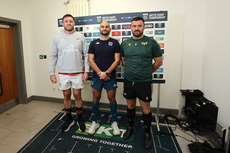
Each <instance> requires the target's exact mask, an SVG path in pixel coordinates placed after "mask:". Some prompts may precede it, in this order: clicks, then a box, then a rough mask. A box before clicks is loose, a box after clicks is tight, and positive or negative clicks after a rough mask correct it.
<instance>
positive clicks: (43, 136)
mask: <svg viewBox="0 0 230 153" xmlns="http://www.w3.org/2000/svg"><path fill="white" fill-rule="evenodd" d="M83 114H84V121H85V124H86V128H87V129H88V128H89V127H90V125H91V118H92V113H91V110H84V113H83ZM75 117H76V116H75ZM99 118H100V119H99V123H100V127H99V128H98V129H97V131H96V132H95V134H94V135H88V134H87V132H83V133H82V132H80V131H79V130H78V126H77V124H74V126H72V127H71V129H70V130H69V131H68V132H67V133H63V132H61V127H62V126H63V124H64V121H65V119H66V116H64V113H63V112H60V113H59V114H58V115H57V116H56V117H54V118H53V119H52V120H51V121H50V122H49V123H48V124H47V125H46V126H45V127H44V128H43V129H42V130H41V131H40V132H39V133H38V134H36V135H35V136H34V137H33V138H32V139H31V140H30V141H29V142H28V143H27V144H26V145H25V146H24V147H23V148H21V149H20V150H19V151H18V153H182V151H181V149H180V146H179V144H178V142H177V140H176V138H175V136H174V134H173V131H172V129H171V128H170V127H168V126H160V130H161V132H163V133H168V134H169V135H167V134H165V135H158V132H157V127H156V125H155V124H154V123H155V122H154V121H155V120H154V119H153V122H152V128H151V134H152V138H153V146H152V147H151V148H150V149H149V150H146V149H145V148H144V125H143V121H142V117H141V116H138V115H137V116H136V117H135V126H134V128H135V131H134V134H133V136H132V137H131V138H130V139H129V140H123V139H122V136H123V134H124V132H125V130H126V125H127V115H126V114H121V113H118V114H117V118H118V123H119V128H120V130H121V135H120V136H114V135H113V130H112V128H111V123H110V122H111V115H110V112H107V111H100V114H99ZM159 122H160V123H165V121H164V119H162V118H160V119H159Z"/></svg>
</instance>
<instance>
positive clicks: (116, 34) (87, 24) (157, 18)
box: [58, 11, 168, 83]
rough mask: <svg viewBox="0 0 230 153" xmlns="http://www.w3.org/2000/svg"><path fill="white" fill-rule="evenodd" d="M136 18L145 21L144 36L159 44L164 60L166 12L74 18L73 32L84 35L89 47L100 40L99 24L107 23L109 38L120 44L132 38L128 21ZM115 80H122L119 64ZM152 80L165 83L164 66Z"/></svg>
mask: <svg viewBox="0 0 230 153" xmlns="http://www.w3.org/2000/svg"><path fill="white" fill-rule="evenodd" d="M137 16H139V17H142V18H143V19H144V20H145V31H144V35H146V36H148V37H150V38H152V39H155V40H156V41H157V42H158V43H159V45H160V48H161V51H162V54H163V59H164V53H165V49H164V46H165V39H166V37H165V36H166V34H165V27H166V21H167V16H168V12H167V11H155V12H139V13H122V14H109V15H96V16H84V17H75V18H74V20H75V31H76V32H77V33H80V34H82V35H84V37H85V40H86V44H87V46H88V47H89V45H90V43H91V42H92V41H93V40H94V39H100V36H101V34H100V32H99V26H100V23H101V22H103V21H107V22H109V23H110V27H111V29H112V30H111V32H110V37H112V38H114V39H117V40H118V41H119V43H120V44H121V43H122V42H123V41H124V40H126V39H127V38H130V37H131V36H132V32H131V23H130V20H131V19H132V18H134V17H137ZM62 22H63V21H62V18H61V19H58V27H60V31H61V32H63V31H64V28H63V26H62ZM142 45H147V44H142ZM153 62H154V60H153ZM92 71H93V70H92V69H91V70H90V73H89V78H91V77H92ZM116 78H117V80H118V81H121V80H123V79H124V67H123V66H122V64H121V63H120V65H119V66H118V67H117V69H116ZM152 79H153V83H165V74H164V65H162V66H161V67H160V68H159V69H158V70H157V71H156V72H154V73H153V76H152Z"/></svg>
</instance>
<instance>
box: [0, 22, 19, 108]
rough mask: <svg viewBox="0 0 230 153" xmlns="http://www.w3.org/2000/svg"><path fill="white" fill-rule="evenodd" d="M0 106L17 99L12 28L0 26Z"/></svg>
mask: <svg viewBox="0 0 230 153" xmlns="http://www.w3.org/2000/svg"><path fill="white" fill-rule="evenodd" d="M0 75H1V77H0V82H1V96H0V104H4V103H6V102H8V101H10V100H12V99H16V98H18V85H17V77H16V66H15V55H14V40H13V28H12V26H11V25H2V24H0Z"/></svg>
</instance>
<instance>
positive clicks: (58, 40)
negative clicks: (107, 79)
mask: <svg viewBox="0 0 230 153" xmlns="http://www.w3.org/2000/svg"><path fill="white" fill-rule="evenodd" d="M62 20H63V27H64V32H60V33H59V34H58V35H57V36H56V37H55V38H54V40H53V45H52V49H51V52H50V63H49V73H50V80H51V82H52V83H57V77H56V75H55V68H56V65H57V67H58V77H59V81H58V82H59V88H60V90H62V92H63V95H64V107H65V112H66V115H67V119H66V121H65V123H64V125H63V127H62V131H63V132H67V131H68V130H69V129H70V127H71V126H73V125H74V123H75V121H74V120H73V117H72V115H71V107H72V102H71V89H72V92H73V95H74V98H75V105H76V111H77V116H78V118H77V124H78V127H79V130H80V131H82V132H84V131H85V128H86V127H85V123H84V121H83V118H82V115H83V108H82V106H83V104H82V98H81V89H82V88H83V87H84V83H83V81H84V80H87V79H88V72H89V63H88V50H87V47H86V43H85V39H84V37H83V36H82V35H81V34H78V33H76V32H75V29H74V26H75V22H74V17H73V16H72V15H70V14H66V15H64V16H63V18H62ZM82 59H84V66H83V61H82ZM83 67H84V68H83Z"/></svg>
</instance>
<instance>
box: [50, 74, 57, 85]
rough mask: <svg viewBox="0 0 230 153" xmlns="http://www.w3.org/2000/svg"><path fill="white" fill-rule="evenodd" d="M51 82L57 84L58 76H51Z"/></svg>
mask: <svg viewBox="0 0 230 153" xmlns="http://www.w3.org/2000/svg"><path fill="white" fill-rule="evenodd" d="M50 81H51V82H52V83H57V78H56V75H50Z"/></svg>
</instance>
